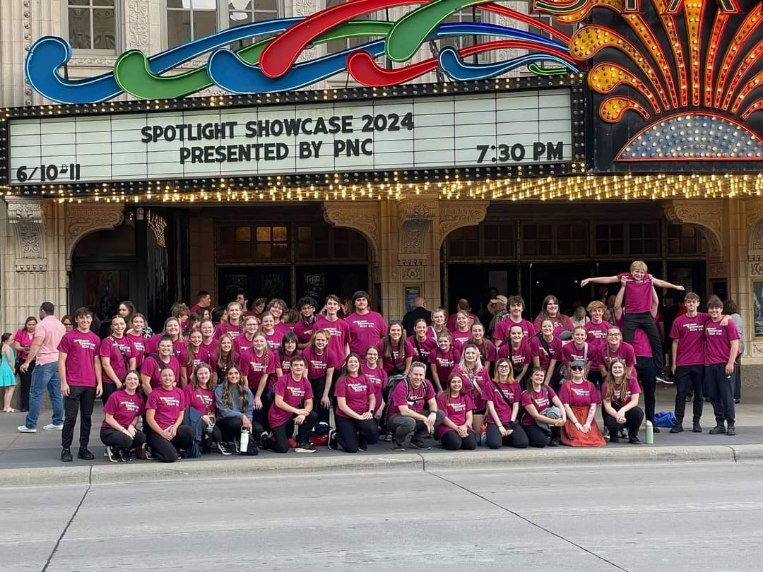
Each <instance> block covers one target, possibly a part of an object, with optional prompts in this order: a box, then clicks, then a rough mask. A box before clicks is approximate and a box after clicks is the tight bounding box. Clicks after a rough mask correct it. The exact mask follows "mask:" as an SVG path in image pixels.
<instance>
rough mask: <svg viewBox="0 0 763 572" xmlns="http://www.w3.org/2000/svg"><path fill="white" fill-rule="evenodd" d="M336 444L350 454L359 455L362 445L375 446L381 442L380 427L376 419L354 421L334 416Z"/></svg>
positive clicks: (349, 418)
mask: <svg viewBox="0 0 763 572" xmlns="http://www.w3.org/2000/svg"><path fill="white" fill-rule="evenodd" d="M334 422H335V423H336V442H337V444H338V445H339V446H340V447H341V448H342V449H344V450H345V451H347V452H348V453H357V452H358V449H359V448H360V443H361V442H364V443H366V444H367V445H373V444H374V443H376V442H377V441H378V440H379V425H378V424H377V423H376V419H363V420H360V419H353V418H351V417H342V416H341V415H336V414H335V415H334Z"/></svg>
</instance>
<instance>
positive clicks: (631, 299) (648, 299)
mask: <svg viewBox="0 0 763 572" xmlns="http://www.w3.org/2000/svg"><path fill="white" fill-rule="evenodd" d="M623 277H625V278H627V279H628V281H627V282H626V284H625V312H626V313H627V314H643V313H644V312H650V311H651V310H652V285H653V283H652V277H651V275H649V274H644V277H643V278H642V279H641V280H636V279H635V278H634V277H633V274H631V273H630V272H623V273H622V274H618V275H617V279H618V280H620V279H621V278H623Z"/></svg>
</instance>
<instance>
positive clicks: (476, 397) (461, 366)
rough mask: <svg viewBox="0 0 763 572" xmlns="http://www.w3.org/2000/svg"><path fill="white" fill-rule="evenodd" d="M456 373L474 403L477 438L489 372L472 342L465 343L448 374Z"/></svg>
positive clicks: (483, 418) (479, 433) (480, 432)
mask: <svg viewBox="0 0 763 572" xmlns="http://www.w3.org/2000/svg"><path fill="white" fill-rule="evenodd" d="M450 375H451V376H452V375H458V376H459V377H460V378H461V381H462V382H463V384H464V391H465V392H466V393H468V394H469V396H470V397H471V398H472V403H473V404H474V432H475V433H476V434H477V439H480V438H481V436H482V423H483V421H484V420H485V407H486V405H485V395H484V393H485V387H486V386H487V384H488V383H490V372H489V371H488V370H487V368H486V367H485V366H483V365H482V360H481V359H480V351H479V350H478V349H477V346H475V345H474V344H466V345H465V346H464V351H463V353H462V354H461V360H460V361H459V362H458V365H457V366H456V367H454V368H453V372H452V373H451V374H450Z"/></svg>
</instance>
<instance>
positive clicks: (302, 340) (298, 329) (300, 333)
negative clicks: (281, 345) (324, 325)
mask: <svg viewBox="0 0 763 572" xmlns="http://www.w3.org/2000/svg"><path fill="white" fill-rule="evenodd" d="M314 331H315V320H313V321H312V322H310V323H307V322H305V321H304V320H302V319H300V320H299V322H297V323H296V324H294V335H296V336H297V342H298V343H299V345H305V344H307V343H308V342H309V341H310V338H311V337H312V335H313V332H314Z"/></svg>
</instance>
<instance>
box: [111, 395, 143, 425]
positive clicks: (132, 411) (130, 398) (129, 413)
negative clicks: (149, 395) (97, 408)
mask: <svg viewBox="0 0 763 572" xmlns="http://www.w3.org/2000/svg"><path fill="white" fill-rule="evenodd" d="M144 409H145V401H144V399H143V396H142V395H141V394H140V393H138V392H136V393H134V394H133V395H128V394H127V392H126V391H125V390H124V389H120V390H118V391H115V392H114V393H112V394H111V395H110V396H109V398H108V399H107V400H106V405H104V406H103V412H104V413H108V414H109V415H111V416H112V417H114V419H115V420H116V422H117V423H119V424H120V425H121V426H122V427H125V428H126V427H127V426H128V425H129V424H130V423H132V422H133V421H134V420H135V418H136V417H138V416H140V415H143V411H144ZM101 427H104V428H106V429H109V428H111V425H109V424H108V423H106V421H104V422H103V423H101Z"/></svg>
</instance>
